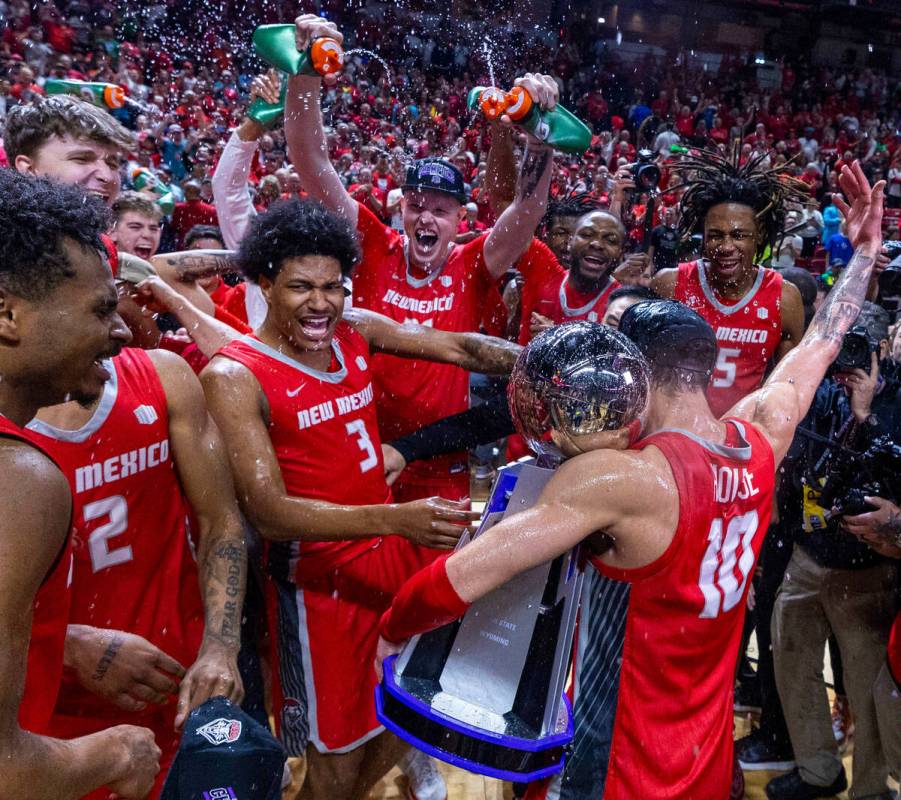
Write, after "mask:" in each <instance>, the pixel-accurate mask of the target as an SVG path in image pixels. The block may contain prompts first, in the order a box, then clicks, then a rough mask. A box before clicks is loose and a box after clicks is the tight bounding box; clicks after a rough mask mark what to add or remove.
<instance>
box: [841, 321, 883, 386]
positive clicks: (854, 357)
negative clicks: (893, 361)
mask: <svg viewBox="0 0 901 800" xmlns="http://www.w3.org/2000/svg"><path fill="white" fill-rule="evenodd" d="M878 349H879V342H878V341H877V340H876V339H874V338H873V337H872V336H870V334H869V333H868V332H867V329H866V328H865V327H864V326H863V325H854V326H853V327H852V328H851V330H849V331H848V332H847V333H846V334H845V338H844V339H842V349H841V350H840V351H839V354H838V356H836V359H835V361H833V362H832V366H831V367H830V370H829V371H830V373H832V374H835V373H836V372H849V371H851V370H852V369H862V370H865V371H866V372H869V371H870V367H871V362H872V354H873V353H875V352H876V351H877V350H878Z"/></svg>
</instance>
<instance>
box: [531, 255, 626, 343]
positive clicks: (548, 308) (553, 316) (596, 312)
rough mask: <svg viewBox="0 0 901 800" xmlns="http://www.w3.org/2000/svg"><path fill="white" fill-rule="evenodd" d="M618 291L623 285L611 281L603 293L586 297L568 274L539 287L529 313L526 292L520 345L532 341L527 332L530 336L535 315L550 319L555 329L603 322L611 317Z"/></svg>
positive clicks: (532, 299)
mask: <svg viewBox="0 0 901 800" xmlns="http://www.w3.org/2000/svg"><path fill="white" fill-rule="evenodd" d="M526 280H527V281H528V279H526ZM617 288H619V283H618V282H617V281H615V280H613V279H612V278H611V279H610V281H609V282H608V284H607V285H606V286H605V287H604V288H603V289H602V290H601V291H600V292H596V293H590V294H587V295H586V294H583V293H582V292H579V291H577V290H576V289H575V288H574V287H573V286H572V285H571V284H570V282H569V273H564V274H563V275H561V276H560V278H559V279H558V280H556V281H554V282H552V283H545V284H544V286H541V287H539V288H538V290H537V292H536V293H535V295H534V297H532V298H530V301H529V308H528V309H527V308H526V292H525V289H523V316H522V327H521V328H520V344H526V343H528V342H529V341H530V340H531V334H529V335H528V336H527V337H524V333H523V329H524V330H525V331H526V332H528V330H529V317H530V316H531V312H532V311H535V312H537V313H538V314H541V315H542V316H544V317H548V318H549V319H550V320H551V321H552V322H553V323H554V324H555V325H560V324H562V323H564V322H576V321H578V320H588V321H589V322H603V321H604V317H605V316H606V314H607V303H608V302H609V301H610V294H611V292H613V290H614V289H617ZM523 338H525V341H523Z"/></svg>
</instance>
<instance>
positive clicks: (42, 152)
mask: <svg viewBox="0 0 901 800" xmlns="http://www.w3.org/2000/svg"><path fill="white" fill-rule="evenodd" d="M121 162H122V156H121V153H120V151H119V150H118V149H117V148H115V147H112V146H110V145H104V144H101V143H99V142H94V141H91V140H90V139H73V138H72V137H71V136H51V137H50V138H49V139H48V140H47V141H46V142H45V143H44V144H43V145H42V146H41V147H40V148H39V149H38V150H37V152H35V154H34V155H33V156H24V155H19V156H17V157H16V160H15V167H16V169H17V170H18V171H19V172H24V173H26V174H29V175H38V176H41V177H45V178H52V179H53V180H56V181H59V182H60V183H68V184H70V185H74V186H81V187H82V188H83V189H84V190H85V191H86V192H88V193H89V194H93V195H96V196H97V197H100V198H101V199H102V200H103V202H104V203H106V204H107V205H111V204H112V202H113V200H115V199H116V196H117V195H118V194H119V187H120V186H121V177H120V175H119V166H120V164H121Z"/></svg>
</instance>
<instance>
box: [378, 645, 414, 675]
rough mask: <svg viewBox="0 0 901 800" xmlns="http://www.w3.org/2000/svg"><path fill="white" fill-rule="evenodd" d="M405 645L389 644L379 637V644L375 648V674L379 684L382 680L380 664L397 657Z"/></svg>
mask: <svg viewBox="0 0 901 800" xmlns="http://www.w3.org/2000/svg"><path fill="white" fill-rule="evenodd" d="M405 644H406V642H401V643H400V644H392V643H391V642H388V641H386V640H385V639H383V638H382V637H381V636H379V643H378V644H377V645H376V648H375V674H376V675H378V678H379V682H381V680H382V678H383V677H384V670H383V669H382V664H383V663H384V661H385V659H386V658H390V657H391V656H394V655H397V654H398V653H399V652H400V651H401V650H403V649H404V645H405Z"/></svg>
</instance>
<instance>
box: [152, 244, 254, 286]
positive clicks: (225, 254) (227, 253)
mask: <svg viewBox="0 0 901 800" xmlns="http://www.w3.org/2000/svg"><path fill="white" fill-rule="evenodd" d="M150 263H151V264H152V265H153V268H154V269H155V270H156V271H157V274H158V275H161V276H163V275H165V277H167V278H174V279H176V280H179V281H184V282H186V283H190V282H191V281H196V280H199V279H200V278H208V277H210V276H211V275H223V274H225V273H227V272H237V271H238V263H237V260H236V258H235V253H234V252H233V251H231V250H183V251H181V252H179V253H163V254H162V255H158V256H154V257H153V258H151V259H150Z"/></svg>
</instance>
